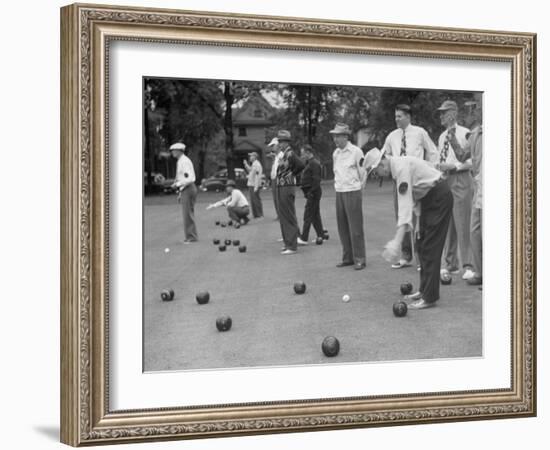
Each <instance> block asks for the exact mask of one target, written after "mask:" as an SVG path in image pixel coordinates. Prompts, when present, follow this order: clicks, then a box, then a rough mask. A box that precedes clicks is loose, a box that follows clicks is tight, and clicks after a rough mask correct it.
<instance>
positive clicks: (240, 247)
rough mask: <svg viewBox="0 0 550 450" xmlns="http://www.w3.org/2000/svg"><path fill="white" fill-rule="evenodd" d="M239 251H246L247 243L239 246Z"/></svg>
mask: <svg viewBox="0 0 550 450" xmlns="http://www.w3.org/2000/svg"><path fill="white" fill-rule="evenodd" d="M239 253H246V245H240V246H239Z"/></svg>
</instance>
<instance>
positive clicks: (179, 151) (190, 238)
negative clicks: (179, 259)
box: [170, 142, 198, 244]
mask: <svg viewBox="0 0 550 450" xmlns="http://www.w3.org/2000/svg"><path fill="white" fill-rule="evenodd" d="M188 151H189V150H188V149H187V147H186V146H185V144H184V143H182V142H176V143H175V144H172V145H171V146H170V154H171V155H172V156H173V157H174V158H176V159H177V160H178V162H177V169H176V179H175V181H174V183H173V184H172V188H173V189H176V190H177V191H178V202H179V203H181V205H182V211H183V232H184V240H183V243H184V244H189V243H191V242H196V241H197V240H198V235H197V227H196V225H195V202H196V200H197V186H195V169H194V168H193V163H192V162H191V160H190V159H189V158H188V156H187V153H188Z"/></svg>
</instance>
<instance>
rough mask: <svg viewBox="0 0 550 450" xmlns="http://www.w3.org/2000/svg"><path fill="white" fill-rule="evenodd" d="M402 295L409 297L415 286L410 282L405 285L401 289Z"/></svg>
mask: <svg viewBox="0 0 550 450" xmlns="http://www.w3.org/2000/svg"><path fill="white" fill-rule="evenodd" d="M400 289H401V294H403V295H409V294H410V293H411V292H412V290H413V285H412V283H411V282H410V281H407V282H406V283H403V284H402V285H401V287H400Z"/></svg>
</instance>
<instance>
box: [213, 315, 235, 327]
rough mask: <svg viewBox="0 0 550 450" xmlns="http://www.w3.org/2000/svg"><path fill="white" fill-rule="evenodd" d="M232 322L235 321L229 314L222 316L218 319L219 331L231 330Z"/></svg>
mask: <svg viewBox="0 0 550 450" xmlns="http://www.w3.org/2000/svg"><path fill="white" fill-rule="evenodd" d="M232 324H233V321H232V320H231V317H229V316H222V317H218V318H217V319H216V328H217V329H218V331H229V330H230V329H231V325H232Z"/></svg>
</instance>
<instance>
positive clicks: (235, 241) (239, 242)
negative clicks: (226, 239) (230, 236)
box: [233, 239, 241, 247]
mask: <svg viewBox="0 0 550 450" xmlns="http://www.w3.org/2000/svg"><path fill="white" fill-rule="evenodd" d="M233 245H234V246H235V247H238V246H239V245H241V241H239V240H238V239H235V240H234V241H233Z"/></svg>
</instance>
